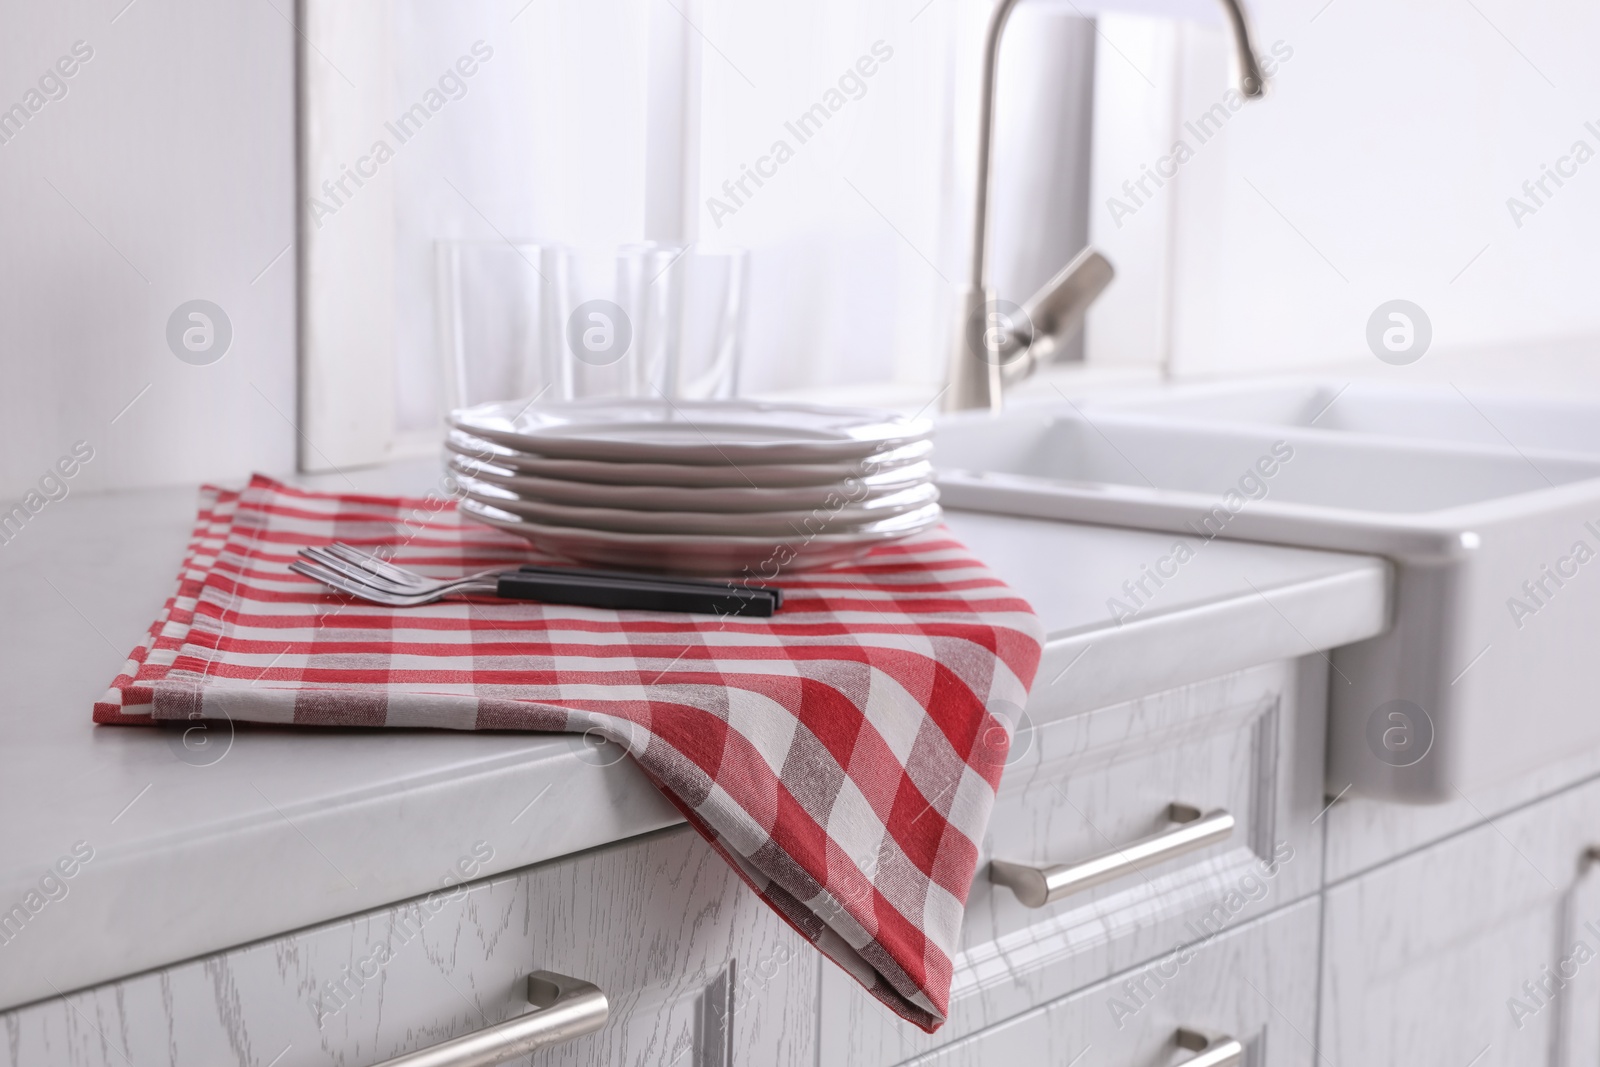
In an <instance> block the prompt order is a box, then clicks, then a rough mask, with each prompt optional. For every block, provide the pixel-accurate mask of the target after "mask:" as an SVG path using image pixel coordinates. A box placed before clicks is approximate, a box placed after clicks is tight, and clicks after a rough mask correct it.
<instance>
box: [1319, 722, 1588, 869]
mask: <svg viewBox="0 0 1600 1067" xmlns="http://www.w3.org/2000/svg"><path fill="white" fill-rule="evenodd" d="M1596 776H1600V749H1593V750H1590V751H1587V752H1575V753H1573V754H1572V756H1571V757H1570V758H1568V759H1565V760H1562V761H1561V762H1560V763H1553V764H1551V765H1550V766H1548V767H1543V768H1541V769H1539V770H1538V771H1534V772H1530V773H1528V774H1521V775H1518V776H1516V777H1515V778H1509V779H1507V780H1506V781H1503V782H1499V783H1497V784H1495V785H1492V786H1486V787H1484V788H1481V789H1472V790H1468V791H1466V792H1464V793H1462V794H1458V795H1457V796H1456V797H1455V799H1453V800H1451V801H1450V802H1448V803H1445V804H1430V805H1426V806H1418V805H1413V804H1390V803H1388V802H1386V801H1381V800H1368V799H1367V798H1365V797H1358V796H1356V795H1355V794H1354V793H1350V794H1348V795H1346V796H1345V797H1344V798H1343V799H1341V800H1340V801H1339V803H1338V804H1336V805H1335V806H1334V807H1333V808H1332V810H1330V811H1329V812H1328V817H1327V818H1326V819H1324V820H1323V821H1324V822H1326V823H1327V824H1328V861H1327V862H1328V870H1327V879H1328V881H1329V882H1330V883H1333V882H1341V881H1344V880H1345V879H1347V878H1351V877H1354V876H1355V875H1358V874H1360V873H1361V872H1363V871H1368V870H1371V869H1373V868H1374V867H1377V866H1378V865H1380V864H1382V863H1385V862H1387V861H1389V860H1391V859H1394V858H1395V857H1397V856H1403V855H1405V854H1406V853H1407V852H1413V851H1415V850H1417V849H1419V848H1424V847H1426V846H1427V845H1430V844H1432V843H1433V842H1435V841H1440V840H1443V839H1444V838H1446V837H1448V836H1449V835H1451V834H1454V833H1459V832H1460V831H1462V830H1466V829H1469V828H1471V827H1473V826H1478V825H1480V824H1482V822H1483V821H1484V819H1486V818H1487V819H1494V818H1498V817H1499V816H1500V815H1502V814H1504V813H1506V812H1509V811H1513V810H1515V809H1516V808H1519V807H1522V806H1524V805H1527V804H1531V803H1534V802H1536V801H1538V800H1541V799H1543V798H1545V797H1549V796H1554V795H1555V794H1556V793H1559V792H1561V791H1562V790H1564V789H1570V788H1571V787H1573V786H1575V785H1580V784H1582V783H1584V782H1586V781H1589V780H1591V779H1593V778H1595V777H1596ZM1346 784H1347V783H1345V782H1339V781H1334V780H1330V781H1329V782H1328V787H1327V788H1328V793H1329V795H1330V796H1334V795H1337V794H1338V793H1339V791H1340V790H1342V789H1344V787H1345V785H1346Z"/></svg>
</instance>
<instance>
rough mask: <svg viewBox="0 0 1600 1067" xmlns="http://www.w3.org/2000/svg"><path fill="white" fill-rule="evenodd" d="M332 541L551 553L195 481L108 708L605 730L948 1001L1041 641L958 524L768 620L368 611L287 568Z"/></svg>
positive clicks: (749, 855)
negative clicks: (173, 549)
mask: <svg viewBox="0 0 1600 1067" xmlns="http://www.w3.org/2000/svg"><path fill="white" fill-rule="evenodd" d="M334 540H341V541H348V542H351V543H353V544H356V545H365V546H388V547H390V548H392V558H393V559H394V561H395V562H396V563H398V564H400V565H402V566H408V567H414V568H417V569H419V570H422V571H425V572H428V573H430V574H436V575H438V576H440V577H447V576H452V575H456V574H461V573H466V572H470V571H476V570H482V569H485V568H489V567H495V566H499V565H506V566H514V565H517V564H520V563H524V562H529V561H531V560H537V559H538V558H539V557H538V555H537V553H536V552H535V551H534V550H533V549H531V547H530V546H529V545H528V544H527V542H525V541H522V540H521V539H519V538H515V537H512V536H511V535H509V534H505V533H502V532H500V531H498V530H493V529H490V528H488V527H485V526H481V525H478V524H475V523H472V522H462V521H460V520H459V519H458V517H457V515H456V512H455V509H454V506H453V504H451V503H450V502H449V501H445V500H443V499H441V498H439V497H431V498H426V499H421V498H396V497H370V496H335V495H327V494H320V493H312V492H306V491H303V490H300V489H296V488H293V487H290V486H286V485H282V484H280V483H277V482H274V481H272V480H271V479H269V478H264V477H260V476H257V477H256V478H255V479H254V480H253V481H252V482H251V483H250V485H249V486H248V487H247V488H245V489H244V490H243V491H242V492H240V491H229V490H222V489H213V488H207V489H205V490H203V491H202V494H201V508H200V514H199V517H198V519H197V521H196V523H195V528H194V535H193V538H192V540H191V543H190V545H189V550H188V554H187V556H186V558H185V561H184V566H183V570H182V573H181V574H180V577H179V586H178V589H177V591H176V593H175V594H174V595H173V597H172V598H171V599H170V600H169V601H168V602H167V605H166V608H165V609H164V610H163V612H162V614H161V617H160V618H158V619H157V620H156V622H155V623H154V624H153V625H152V626H151V629H150V634H149V637H148V638H147V639H146V642H145V644H143V645H142V646H141V647H140V648H138V649H136V650H135V651H134V652H133V654H132V656H131V657H130V659H129V661H128V664H127V665H126V666H125V667H124V669H123V673H122V674H120V675H119V676H118V677H117V679H116V680H115V682H114V683H113V684H112V688H111V690H110V691H109V692H108V693H107V694H106V696H105V699H104V700H103V701H102V702H101V703H99V704H97V705H96V706H95V715H94V717H95V721H96V722H101V723H134V724H148V723H152V722H156V721H160V720H166V719H178V720H182V719H190V718H211V719H221V718H224V717H227V718H230V719H232V720H234V721H254V722H270V723H295V724H298V725H307V726H311V725H333V726H425V727H441V728H445V729H456V730H552V731H567V732H577V733H586V732H589V731H594V732H595V733H598V734H600V735H602V736H604V737H606V738H609V739H610V740H613V741H616V742H618V743H620V744H622V745H625V746H626V747H627V751H628V752H629V754H631V755H632V756H633V758H634V759H635V760H636V761H637V762H638V764H639V765H640V766H641V767H642V768H643V769H644V771H645V773H646V774H647V775H648V776H649V777H650V778H651V780H652V781H654V782H655V783H656V784H657V785H658V786H659V787H660V788H661V790H662V792H664V793H665V794H666V795H667V797H668V798H670V799H671V800H672V802H673V803H674V804H676V805H677V806H678V808H679V809H680V810H681V811H682V812H683V814H684V817H685V818H686V819H688V821H689V823H690V824H691V825H692V826H694V827H695V829H697V830H698V831H700V833H701V834H703V835H704V836H705V837H706V839H707V840H708V841H709V842H710V843H711V844H712V845H713V846H714V847H715V848H716V849H717V850H718V851H719V852H721V853H722V854H723V856H725V857H726V858H727V860H728V862H729V863H731V864H732V865H733V866H734V869H735V870H736V871H738V872H739V874H740V875H741V876H742V877H743V878H744V879H745V880H746V881H747V882H748V883H749V884H750V886H751V887H752V888H753V889H754V890H755V891H756V892H757V893H759V894H760V895H761V896H762V898H763V899H765V900H766V901H767V902H768V903H769V904H770V905H772V907H773V908H775V909H776V910H777V911H778V913H779V914H780V915H782V916H783V917H784V918H785V919H786V920H787V921H788V922H789V923H790V924H792V925H793V926H794V927H795V928H796V929H797V930H799V931H800V932H801V933H802V934H804V935H805V936H806V937H807V938H808V939H809V940H810V941H811V942H812V943H813V944H814V945H816V946H817V948H818V949H820V950H821V951H822V952H824V953H826V954H827V955H828V956H830V957H831V958H832V959H833V960H835V961H836V962H837V963H838V964H839V965H840V966H842V967H844V968H845V969H846V970H847V971H849V972H850V973H851V974H852V975H854V976H855V977H856V978H857V979H858V980H860V981H861V982H862V984H863V985H865V986H866V987H867V988H868V989H869V990H870V991H871V992H872V993H873V995H875V996H877V997H878V998H879V999H880V1000H882V1001H883V1002H884V1003H886V1004H887V1005H889V1006H890V1007H891V1008H893V1009H894V1010H895V1011H896V1012H898V1013H899V1014H900V1015H902V1016H904V1017H905V1018H906V1019H909V1020H910V1021H912V1022H914V1023H916V1024H917V1025H918V1026H920V1027H922V1028H923V1029H925V1030H929V1031H932V1030H934V1029H936V1028H937V1027H938V1026H939V1025H940V1024H941V1023H942V1022H943V1021H944V1016H945V1012H946V1010H947V1008H948V1005H949V995H950V980H951V958H952V955H953V953H954V952H955V949H956V944H957V938H958V935H959V933H960V929H961V918H962V911H963V908H964V905H965V902H966V897H967V890H968V888H969V886H970V884H971V882H972V877H973V874H974V871H975V868H976V864H977V857H978V845H977V843H978V841H979V840H980V839H981V837H982V835H983V832H984V828H985V826H986V825H987V823H988V819H989V812H990V809H991V807H992V805H993V802H994V791H995V786H996V785H997V784H998V782H999V779H1000V772H1001V769H1002V766H1003V764H1004V761H1005V753H1006V747H1007V744H1008V737H1007V730H1008V728H1009V723H1008V719H1009V718H1011V716H1007V715H1004V714H1002V715H1000V716H997V715H995V714H994V712H995V711H997V710H1000V709H1004V708H1006V707H1007V705H1008V704H1009V705H1011V706H1015V705H1020V704H1022V703H1023V702H1024V700H1025V699H1026V697H1027V691H1028V686H1029V684H1030V683H1031V682H1032V680H1033V675H1034V671H1035V670H1036V669H1037V667H1038V663H1039V653H1040V646H1041V638H1042V633H1041V627H1040V624H1039V621H1038V619H1037V617H1036V616H1035V615H1034V613H1033V611H1032V609H1031V608H1030V607H1029V606H1028V604H1027V603H1026V602H1025V601H1024V600H1023V599H1022V598H1021V597H1019V596H1018V595H1017V594H1016V593H1014V592H1012V591H1011V590H1010V589H1008V588H1007V587H1006V586H1005V585H1004V584H1002V583H1001V582H1000V580H999V579H998V578H996V577H995V576H994V575H993V574H992V573H990V572H989V571H988V570H987V569H986V568H985V567H983V566H982V565H981V564H980V563H978V562H977V561H975V560H973V559H972V558H971V556H970V555H969V554H968V553H967V551H966V550H965V549H964V548H963V547H962V546H961V545H960V544H958V543H956V542H955V541H954V540H952V539H951V538H950V536H949V534H948V533H947V532H946V531H943V530H940V531H935V532H932V533H929V534H926V535H923V536H920V537H917V538H915V539H912V540H909V541H904V542H901V543H899V544H895V545H888V546H884V547H880V548H878V549H876V550H874V551H873V552H872V553H871V555H869V556H867V557H866V558H865V559H863V560H861V561H860V562H858V563H855V564H853V565H850V566H843V567H837V568H833V569H829V570H823V571H812V572H808V573H802V574H797V575H794V576H780V577H779V578H777V579H776V580H775V581H773V582H771V583H768V584H775V585H779V586H781V587H782V588H783V590H784V603H783V609H782V610H781V611H779V612H778V613H777V614H776V615H775V616H773V617H772V618H770V619H741V618H733V617H725V618H718V617H717V616H707V615H683V614H669V613H659V612H646V611H610V610H603V609H597V608H581V607H563V606H557V605H546V604H535V603H526V602H516V601H502V600H497V599H495V598H492V597H485V598H477V599H473V600H449V601H444V602H441V603H437V604H431V605H428V606H426V607H418V608H404V609H394V608H385V607H379V606H376V605H372V604H366V603H363V602H359V601H353V600H350V599H348V598H346V597H343V596H336V595H332V594H329V593H328V592H327V591H326V590H325V589H324V588H323V587H322V586H320V585H318V584H317V583H315V582H312V581H310V580H308V579H305V578H301V577H300V576H298V575H296V574H293V573H291V572H290V571H289V569H288V564H289V562H290V561H291V560H293V559H294V558H295V553H296V551H297V550H298V549H299V548H300V547H301V546H303V545H323V544H327V543H328V542H329V541H334Z"/></svg>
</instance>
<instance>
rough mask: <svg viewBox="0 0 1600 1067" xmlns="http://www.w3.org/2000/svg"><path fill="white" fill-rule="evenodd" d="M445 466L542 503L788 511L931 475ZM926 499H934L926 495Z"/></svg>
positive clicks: (909, 484)
mask: <svg viewBox="0 0 1600 1067" xmlns="http://www.w3.org/2000/svg"><path fill="white" fill-rule="evenodd" d="M446 463H447V465H448V466H449V468H450V470H451V471H452V472H453V473H455V474H459V475H464V476H466V477H468V478H475V479H477V480H478V481H480V482H489V483H490V484H492V485H498V486H500V487H501V488H502V489H508V490H510V491H511V492H513V493H515V494H516V495H517V496H519V497H522V498H523V499H524V500H534V501H539V502H543V503H548V504H574V505H577V506H579V507H591V508H624V509H627V510H629V511H694V512H705V511H791V510H801V509H808V508H820V507H835V506H837V504H838V501H839V498H840V497H843V498H845V499H847V500H853V501H861V502H865V501H868V500H876V499H877V498H879V497H882V496H886V495H888V494H889V493H894V492H898V491H900V490H904V489H911V488H914V487H916V486H920V485H927V484H929V483H931V482H932V480H933V465H932V464H931V463H927V462H922V463H912V464H910V465H908V466H905V467H899V468H897V469H895V470H892V471H884V472H882V473H880V474H873V475H869V476H867V477H865V478H852V479H847V480H844V481H839V482H829V483H828V484H826V485H795V486H788V487H780V488H774V489H752V488H751V487H750V486H748V485H746V486H715V485H712V486H678V485H604V484H599V483H592V482H572V481H567V480H566V479H564V478H540V477H537V476H535V475H531V474H518V473H517V472H516V470H515V469H513V468H511V467H505V466H502V465H500V464H498V463H483V462H480V461H478V460H475V459H471V458H469V457H467V456H458V455H455V454H453V453H450V454H448V455H447V459H446ZM929 499H930V500H932V499H934V498H933V497H929Z"/></svg>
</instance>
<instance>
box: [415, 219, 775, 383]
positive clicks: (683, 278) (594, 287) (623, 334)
mask: <svg viewBox="0 0 1600 1067" xmlns="http://www.w3.org/2000/svg"><path fill="white" fill-rule="evenodd" d="M437 273H438V305H439V314H438V317H437V318H438V329H439V350H440V354H441V359H442V362H443V368H444V378H445V381H446V383H447V390H448V395H447V397H446V400H447V402H448V405H449V406H450V407H460V406H465V405H469V404H477V403H483V402H485V401H489V400H513V399H520V398H525V397H533V396H539V397H543V398H549V399H567V400H570V399H577V398H582V397H606V396H617V397H648V396H666V397H671V398H680V397H681V398H688V399H713V398H721V397H731V396H735V395H737V393H738V387H739V362H740V356H741V348H742V345H743V339H744V316H745V309H746V292H747V288H748V275H749V256H748V253H746V252H745V251H744V250H742V249H739V250H731V251H707V250H704V249H700V248H696V247H695V246H692V245H690V246H683V245H664V244H639V245H628V246H624V247H623V248H621V249H619V250H618V251H617V252H616V253H614V254H598V255H597V254H590V253H583V252H578V251H575V250H573V249H570V248H566V247H562V246H559V245H540V244H508V243H506V242H499V243H498V244H496V243H491V242H478V241H441V242H439V245H438V247H437Z"/></svg>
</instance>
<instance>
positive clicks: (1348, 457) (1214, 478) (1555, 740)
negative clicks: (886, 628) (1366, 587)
mask: <svg viewBox="0 0 1600 1067" xmlns="http://www.w3.org/2000/svg"><path fill="white" fill-rule="evenodd" d="M1340 387H1341V383H1334V384H1333V385H1323V384H1320V383H1303V382H1302V383H1290V382H1260V383H1241V384H1239V385H1235V386H1232V387H1221V386H1208V387H1198V388H1193V387H1184V388H1170V389H1164V390H1159V391H1152V392H1150V393H1149V394H1148V395H1144V396H1142V397H1141V396H1128V395H1124V396H1120V397H1116V398H1113V399H1107V400H1103V401H1096V402H1093V403H1091V402H1087V401H1086V402H1082V403H1080V404H1078V405H1071V404H1061V405H1053V406H1046V407H1033V408H1019V409H1016V410H1013V411H1008V412H1007V413H1006V414H1004V415H1002V416H1000V417H999V418H998V419H993V418H991V417H989V416H988V415H986V414H983V415H960V416H954V417H952V418H949V419H947V420H945V421H943V422H942V423H941V425H940V429H939V434H938V446H937V451H936V454H935V455H936V459H937V463H938V466H939V470H940V474H939V482H940V486H941V490H942V494H943V500H944V503H945V504H946V505H948V506H950V507H953V508H966V509H972V510H978V511H992V512H1002V513H1008V514H1016V515H1030V516H1037V517H1045V518H1058V519H1066V520H1072V521H1077V522H1091V523H1100V524H1106V525H1115V526H1132V527H1139V528H1142V529H1152V530H1165V531H1171V532H1173V533H1176V534H1181V535H1184V536H1183V537H1181V538H1176V539H1175V541H1174V544H1175V545H1176V544H1177V543H1178V542H1180V541H1181V542H1182V543H1183V544H1184V545H1186V546H1187V551H1189V552H1203V551H1204V550H1205V549H1204V544H1205V542H1206V541H1207V540H1208V539H1210V538H1211V537H1225V538H1232V539H1239V540H1247V541H1265V542H1274V543H1278V544H1290V545H1303V546H1307V547H1314V548H1321V549H1333V550H1336V551H1350V552H1363V553H1373V554H1377V555H1382V556H1386V557H1388V558H1389V559H1391V560H1393V561H1394V563H1395V583H1396V588H1395V590H1394V618H1393V623H1392V625H1391V627H1390V629H1389V630H1388V632H1387V633H1385V634H1383V635H1381V636H1379V637H1376V638H1372V639H1370V640H1368V641H1363V642H1361V643H1359V644H1355V645H1350V646H1347V647H1345V648H1341V649H1338V650H1336V651H1335V652H1334V653H1333V654H1332V663H1333V667H1334V670H1333V671H1332V672H1330V673H1331V676H1332V677H1331V681H1330V687H1331V692H1330V722H1331V726H1330V752H1329V771H1328V775H1329V778H1328V785H1329V788H1330V791H1332V792H1338V791H1339V790H1341V789H1343V788H1344V787H1345V785H1347V784H1349V785H1352V786H1353V787H1354V789H1355V790H1356V791H1357V792H1360V793H1363V794H1365V795H1368V796H1373V797H1378V798H1383V799H1391V800H1400V801H1407V802H1413V803H1431V802H1439V801H1444V800H1449V799H1452V798H1454V797H1455V796H1456V795H1457V792H1456V791H1457V790H1458V789H1460V790H1468V789H1472V788H1476V787H1478V786H1482V785H1485V784H1488V783H1491V782H1494V781H1497V780H1499V779H1502V778H1505V777H1508V776H1510V775H1514V774H1518V773H1521V772H1523V771H1526V770H1530V769H1533V768H1535V767H1538V766H1541V765H1544V764H1547V763H1551V762H1554V761H1556V760H1558V759H1560V758H1562V757H1564V756H1566V755H1569V754H1570V753H1571V752H1573V751H1575V750H1577V749H1579V748H1583V747H1590V746H1594V745H1600V714H1597V713H1596V712H1597V711H1600V647H1597V646H1600V406H1585V405H1581V404H1576V403H1566V402H1540V401H1530V400H1521V401H1513V400H1507V399H1504V398H1499V399H1493V400H1489V399H1484V398H1480V397H1477V396H1473V397H1472V398H1471V400H1470V402H1469V401H1468V400H1466V399H1464V398H1463V397H1462V396H1461V395H1460V394H1459V393H1457V392H1456V391H1455V390H1454V389H1452V388H1450V387H1448V386H1446V387H1443V388H1442V389H1429V390H1418V389H1408V390H1403V391H1402V390H1394V389H1388V388H1375V387H1368V386H1361V387H1356V386H1352V387H1351V388H1350V389H1348V390H1346V391H1345V392H1344V393H1339V389H1340ZM1335 394H1338V396H1337V399H1334V398H1335ZM1330 401H1332V403H1331V405H1330V403H1329V402H1330ZM1341 409H1343V410H1342V411H1341ZM1462 411H1465V412H1466V413H1467V415H1470V416H1472V418H1473V419H1476V421H1477V424H1476V425H1474V423H1473V422H1472V421H1471V420H1470V419H1467V418H1465V417H1463V416H1462V415H1461V412H1462ZM1336 412H1338V413H1339V417H1338V418H1334V416H1335V413H1336ZM1482 431H1487V433H1484V432H1482ZM1508 439H1509V441H1508ZM1585 452H1587V453H1589V454H1584V453H1585ZM1591 521H1593V523H1594V525H1593V526H1590V525H1588V524H1589V523H1590V522H1591ZM1579 543H1582V544H1583V546H1584V549H1583V550H1581V551H1578V550H1576V548H1575V546H1576V545H1578V544H1579ZM1181 556H1183V553H1181V552H1178V551H1176V550H1174V551H1173V552H1170V553H1168V554H1167V556H1164V557H1162V558H1161V559H1156V560H1151V561H1150V568H1145V569H1141V573H1139V574H1130V575H1106V576H1105V588H1106V590H1107V593H1106V595H1107V613H1108V615H1111V616H1112V617H1114V618H1119V617H1120V618H1124V619H1126V618H1132V617H1137V616H1138V614H1140V613H1142V612H1143V611H1146V610H1150V611H1158V610H1159V598H1160V591H1159V585H1158V579H1159V578H1160V577H1161V574H1160V573H1159V572H1161V571H1163V570H1171V569H1172V568H1174V567H1181V566H1182V563H1183V562H1186V558H1185V559H1180V558H1179V557H1181ZM1579 556H1581V557H1582V559H1581V561H1580V559H1579V558H1578V557H1579ZM1063 566H1071V561H1070V560H1064V561H1063ZM1546 568H1548V569H1546ZM1152 574H1154V575H1155V576H1154V577H1152V576H1151V575H1152ZM1552 575H1553V576H1552ZM1168 576H1169V577H1170V575H1168ZM1525 582H1526V583H1529V585H1527V586H1525V585H1524V583H1525ZM1558 583H1559V584H1558ZM1530 590H1531V592H1530ZM1518 605H1520V606H1518Z"/></svg>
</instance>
